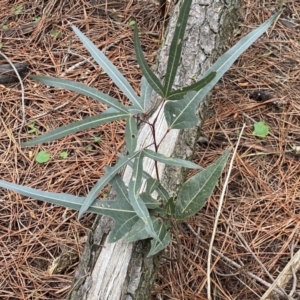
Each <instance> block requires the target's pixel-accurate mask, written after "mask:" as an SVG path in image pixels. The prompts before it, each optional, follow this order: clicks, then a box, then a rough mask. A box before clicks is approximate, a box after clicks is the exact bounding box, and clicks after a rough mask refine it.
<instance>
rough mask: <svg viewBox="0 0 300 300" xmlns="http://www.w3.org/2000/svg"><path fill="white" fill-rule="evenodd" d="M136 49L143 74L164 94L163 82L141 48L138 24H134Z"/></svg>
mask: <svg viewBox="0 0 300 300" xmlns="http://www.w3.org/2000/svg"><path fill="white" fill-rule="evenodd" d="M134 49H135V55H136V58H137V61H138V63H139V65H140V68H141V70H142V72H143V75H144V76H145V77H146V78H147V81H148V82H149V84H150V85H151V86H152V87H153V89H154V91H155V92H157V93H158V94H159V95H161V96H164V89H163V86H162V84H161V83H160V81H159V79H158V78H157V77H156V75H155V74H154V73H153V72H152V70H151V69H150V68H149V66H148V65H147V62H146V59H145V57H144V54H143V50H142V48H141V44H140V38H139V33H138V28H137V25H136V24H135V25H134Z"/></svg>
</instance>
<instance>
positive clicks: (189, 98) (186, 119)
mask: <svg viewBox="0 0 300 300" xmlns="http://www.w3.org/2000/svg"><path fill="white" fill-rule="evenodd" d="M199 94H200V91H198V92H194V91H192V92H189V93H187V94H186V95H185V96H184V99H182V100H176V101H168V102H167V103H166V104H165V107H164V114H165V117H166V121H167V124H168V127H169V129H184V128H191V127H193V126H196V125H197V124H198V118H197V117H196V115H195V112H196V109H197V106H198V104H199Z"/></svg>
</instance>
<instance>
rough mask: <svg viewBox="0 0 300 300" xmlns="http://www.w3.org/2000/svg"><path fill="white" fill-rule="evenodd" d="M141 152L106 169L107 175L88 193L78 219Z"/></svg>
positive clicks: (123, 158) (126, 157)
mask: <svg viewBox="0 0 300 300" xmlns="http://www.w3.org/2000/svg"><path fill="white" fill-rule="evenodd" d="M140 152H141V151H137V152H134V153H132V154H130V155H128V156H124V157H122V158H121V159H120V160H119V161H118V162H117V163H116V164H115V165H114V166H113V167H108V166H107V167H106V168H105V170H106V172H105V175H104V176H103V177H102V178H100V179H99V180H98V182H97V183H96V184H95V185H94V186H93V188H92V189H91V190H90V192H89V193H88V195H87V197H86V199H85V202H84V203H83V204H82V206H81V208H80V210H79V214H78V219H80V218H81V217H82V215H83V214H84V213H85V212H86V211H87V210H88V208H89V207H90V205H91V204H92V203H93V201H94V200H95V199H96V198H97V196H98V194H99V193H100V191H101V190H102V189H103V188H104V187H105V186H106V185H107V184H108V183H109V182H110V181H111V180H112V179H113V178H114V177H115V176H116V175H117V173H118V172H119V171H120V170H121V169H122V168H123V167H125V166H126V165H127V164H128V162H129V161H130V160H131V159H133V158H134V157H136V156H137V155H138V154H139V153H140Z"/></svg>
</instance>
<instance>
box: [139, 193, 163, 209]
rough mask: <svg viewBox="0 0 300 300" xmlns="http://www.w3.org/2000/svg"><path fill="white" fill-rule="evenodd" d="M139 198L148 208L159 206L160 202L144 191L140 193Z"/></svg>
mask: <svg viewBox="0 0 300 300" xmlns="http://www.w3.org/2000/svg"><path fill="white" fill-rule="evenodd" d="M140 198H141V199H142V200H143V202H144V203H145V205H146V207H147V208H148V209H155V208H158V207H160V203H159V202H158V201H157V200H156V199H154V198H152V197H151V196H150V195H149V194H148V193H146V192H144V193H141V194H140Z"/></svg>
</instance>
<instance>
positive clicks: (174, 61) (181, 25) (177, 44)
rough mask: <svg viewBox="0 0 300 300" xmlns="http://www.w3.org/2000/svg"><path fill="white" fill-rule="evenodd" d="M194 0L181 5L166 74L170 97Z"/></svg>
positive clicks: (165, 92)
mask: <svg viewBox="0 0 300 300" xmlns="http://www.w3.org/2000/svg"><path fill="white" fill-rule="evenodd" d="M191 4H192V0H184V1H183V2H182V6H181V7H180V12H179V16H178V20H177V24H176V28H175V32H174V36H173V40H172V43H171V47H170V53H169V59H168V65H167V71H166V76H165V85H164V90H163V91H164V96H165V97H168V96H169V94H170V91H171V89H172V85H173V82H174V79H175V76H176V72H177V68H178V65H179V60H180V56H181V51H182V43H183V37H184V33H185V28H186V24H187V20H188V17H189V12H190V9H191Z"/></svg>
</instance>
